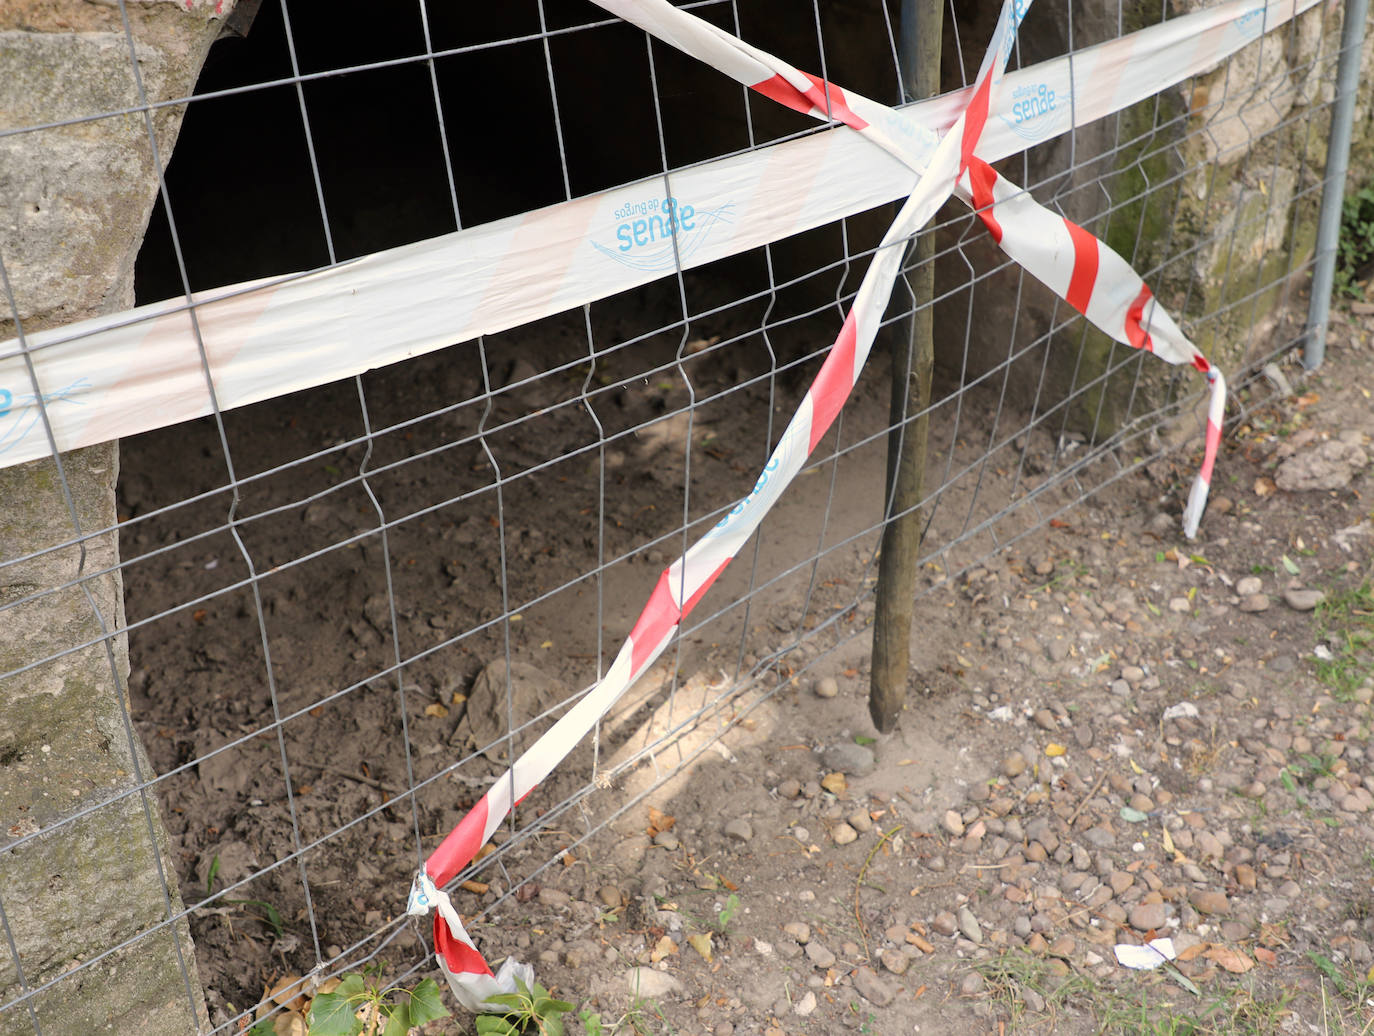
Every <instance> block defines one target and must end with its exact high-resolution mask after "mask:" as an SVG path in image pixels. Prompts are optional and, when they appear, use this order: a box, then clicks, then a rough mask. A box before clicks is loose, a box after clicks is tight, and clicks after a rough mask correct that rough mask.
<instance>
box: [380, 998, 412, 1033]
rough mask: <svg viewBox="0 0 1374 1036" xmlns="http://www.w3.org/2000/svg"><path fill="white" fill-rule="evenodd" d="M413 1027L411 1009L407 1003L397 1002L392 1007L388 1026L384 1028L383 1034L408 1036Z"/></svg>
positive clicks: (387, 1022) (387, 1021)
mask: <svg viewBox="0 0 1374 1036" xmlns="http://www.w3.org/2000/svg"><path fill="white" fill-rule="evenodd" d="M411 1028H412V1026H411V1021H410V1011H409V1010H408V1009H407V1008H406V1005H405V1004H397V1005H396V1006H394V1007H393V1008H391V1014H390V1015H389V1016H388V1017H387V1020H386V1027H385V1028H383V1029H382V1036H406V1033H408V1032H409V1031H410V1030H411Z"/></svg>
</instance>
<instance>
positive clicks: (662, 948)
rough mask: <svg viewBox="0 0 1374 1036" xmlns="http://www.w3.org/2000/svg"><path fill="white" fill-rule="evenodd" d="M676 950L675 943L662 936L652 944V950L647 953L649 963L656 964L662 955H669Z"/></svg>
mask: <svg viewBox="0 0 1374 1036" xmlns="http://www.w3.org/2000/svg"><path fill="white" fill-rule="evenodd" d="M676 952H677V943H675V942H673V940H672V939H671V938H669V937H668V936H666V935H665V936H664V937H663V938H662V939H660V940H658V942H656V943H655V944H654V948H653V950H652V951H651V952H650V953H649V960H650V962H651V963H654V964H657V963H658V962H659V961H661V960H662V959H663V958H664V957H668V956H671V955H672V954H674V953H676Z"/></svg>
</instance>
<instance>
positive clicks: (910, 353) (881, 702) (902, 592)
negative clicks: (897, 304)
mask: <svg viewBox="0 0 1374 1036" xmlns="http://www.w3.org/2000/svg"><path fill="white" fill-rule="evenodd" d="M942 11H943V9H942V4H941V0H902V23H901V43H900V47H899V57H900V59H901V64H902V69H901V71H902V85H903V89H904V90H905V92H906V94H907V99H908V100H919V99H921V98H924V97H931V96H933V95H934V94H936V93H937V92H939V88H940V37H941V32H942V24H941V23H942ZM934 258H935V237H934V234H933V233H932V232H931V231H929V229H926V230H923V231H922V232H921V234H920V235H919V236H918V237H917V238H916V240H915V241H913V242H912V245H911V252H910V257H909V262H910V265H911V266H912V267H914V269H913V270H912V272H911V273H910V274H909V275H908V277H907V283H908V284H909V285H910V287H911V291H912V295H913V300H914V301H913V306H914V309H915V312H914V314H913V316H912V318H911V325H910V327H911V336H910V340H909V341H908V342H898V343H897V344H894V346H893V350H892V404H891V423H892V430H891V431H890V432H888V437H887V485H886V487H885V492H884V497H883V499H884V500H886V501H890V503H889V505H888V509H887V513H886V515H885V517H886V518H887V526H886V528H884V530H883V544H882V555H881V557H880V559H879V562H878V589H877V609H876V611H875V613H874V616H873V676H872V682H871V683H870V685H869V694H868V711H869V714H870V715H871V716H872V717H873V724H874V726H876V727H877V728H878V729H879V730H880V731H882V732H883V733H885V734H886V733H889V732H890V731H891V730H892V729H893V728H894V727H895V726H896V725H897V718H898V716H899V715H901V712H902V708H903V706H904V705H905V704H906V689H907V674H908V672H909V670H910V668H911V612H912V602H913V599H914V598H915V595H916V561H917V557H918V555H919V553H920V547H921V529H922V526H923V525H924V524H925V514H924V513H923V509H922V508H919V507H918V506H917V505H918V504H919V503H920V501H921V493H922V484H923V483H924V481H925V466H926V440H927V436H928V433H929V427H930V421H929V417H928V416H927V415H926V414H925V411H926V408H927V407H928V406H929V405H930V373H931V367H932V365H933V364H934V360H935V344H934V337H933V332H934V326H933V325H934V322H933V314H932V311H931V300H932V298H933V297H934V294H935V264H934ZM915 415H919V416H915ZM894 516H896V517H894Z"/></svg>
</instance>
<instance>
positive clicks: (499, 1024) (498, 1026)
mask: <svg viewBox="0 0 1374 1036" xmlns="http://www.w3.org/2000/svg"><path fill="white" fill-rule="evenodd" d="M516 981H517V985H518V987H519V989H518V990H517V991H516V992H514V993H502V994H501V995H499V996H493V997H490V998H488V1000H487V1003H489V1004H498V1005H500V1006H501V1007H505V1008H507V1010H506V1011H504V1012H492V1013H490V1014H482V1015H478V1016H477V1021H476V1026H477V1034H478V1036H519V1034H521V1033H537V1034H538V1036H563V1016H564V1015H565V1014H567V1013H568V1012H569V1011H571V1010H572V1009H573V1005H572V1004H570V1003H568V1002H567V1001H566V1000H556V999H554V997H552V996H550V995H549V991H548V990H547V989H545V988H544V987H543V986H541V985H540V984H539V983H538V982H536V983H535V984H534V986H533V987H530V986H526V985H525V983H523V982H520V981H519V980H518V979H517V980H516ZM583 1013H584V1014H586V1013H588V1012H583ZM583 1021H584V1022H585V1021H586V1019H583ZM596 1024H597V1026H598V1029H599V1027H600V1025H601V1019H600V1017H599V1016H597V1018H596ZM588 1031H591V1030H590V1029H589V1030H588ZM311 1036H314V1034H313V1033H312V1034H311Z"/></svg>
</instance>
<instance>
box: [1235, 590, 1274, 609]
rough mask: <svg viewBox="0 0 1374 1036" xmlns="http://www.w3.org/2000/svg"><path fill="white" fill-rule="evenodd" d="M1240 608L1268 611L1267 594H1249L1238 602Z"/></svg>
mask: <svg viewBox="0 0 1374 1036" xmlns="http://www.w3.org/2000/svg"><path fill="white" fill-rule="evenodd" d="M1240 610H1241V611H1243V612H1263V611H1268V610H1269V597H1268V595H1267V594H1251V595H1250V596H1249V597H1246V598H1244V599H1243V600H1242V601H1241V602H1240Z"/></svg>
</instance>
